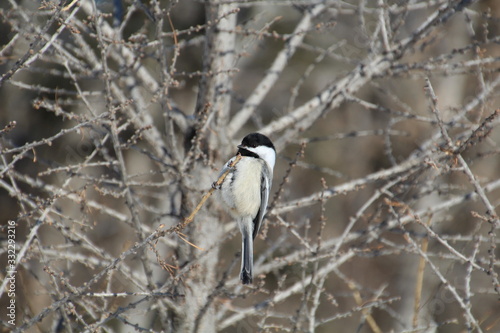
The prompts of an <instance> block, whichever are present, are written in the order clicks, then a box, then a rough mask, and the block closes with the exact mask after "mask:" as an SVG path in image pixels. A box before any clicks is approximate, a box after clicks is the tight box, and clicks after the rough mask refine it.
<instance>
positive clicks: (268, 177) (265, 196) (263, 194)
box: [253, 163, 273, 239]
mask: <svg viewBox="0 0 500 333" xmlns="http://www.w3.org/2000/svg"><path fill="white" fill-rule="evenodd" d="M272 177H273V175H272V171H270V170H269V167H268V166H267V163H264V165H263V166H262V177H261V179H260V208H259V211H258V212H257V216H255V218H254V219H253V238H254V239H255V237H257V234H258V233H259V229H260V226H261V224H262V220H263V219H264V215H266V210H267V201H268V200H269V191H271V185H272Z"/></svg>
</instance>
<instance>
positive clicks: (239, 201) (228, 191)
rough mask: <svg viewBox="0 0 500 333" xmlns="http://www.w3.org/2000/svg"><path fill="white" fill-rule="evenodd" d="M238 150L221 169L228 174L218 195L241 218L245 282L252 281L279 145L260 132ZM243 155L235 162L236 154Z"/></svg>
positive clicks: (222, 172)
mask: <svg viewBox="0 0 500 333" xmlns="http://www.w3.org/2000/svg"><path fill="white" fill-rule="evenodd" d="M237 147H238V151H237V154H236V155H235V156H234V157H232V158H231V159H229V161H227V163H226V164H225V165H224V167H223V168H222V171H221V173H220V174H221V175H222V174H224V173H225V172H226V171H228V169H229V172H228V173H227V176H226V178H225V179H224V181H223V183H222V184H221V185H220V191H218V192H219V198H220V200H221V201H222V203H223V205H224V206H225V208H226V210H227V211H228V212H229V213H230V214H231V215H232V217H233V218H234V219H236V221H237V222H238V226H239V229H240V232H241V244H242V245H241V273H240V280H241V282H242V284H251V283H252V281H253V242H254V239H255V237H256V236H257V234H258V232H259V229H260V226H261V224H262V220H263V219H264V216H265V214H266V210H267V202H268V200H269V192H270V190H271V186H272V179H273V169H274V164H275V162H276V149H275V148H274V145H273V143H272V141H271V140H270V139H269V138H268V137H267V136H265V135H263V134H260V133H250V134H248V135H246V136H245V137H244V138H243V140H242V141H241V144H240V145H238V146H237ZM238 154H239V155H241V159H240V160H239V161H238V162H237V163H236V164H235V165H234V166H230V165H232V162H233V161H234V160H235V159H236V156H238Z"/></svg>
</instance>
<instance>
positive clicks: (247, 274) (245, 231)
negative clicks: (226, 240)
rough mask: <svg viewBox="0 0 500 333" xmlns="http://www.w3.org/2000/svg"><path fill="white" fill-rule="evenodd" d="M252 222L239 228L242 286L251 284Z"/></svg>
mask: <svg viewBox="0 0 500 333" xmlns="http://www.w3.org/2000/svg"><path fill="white" fill-rule="evenodd" d="M252 227H253V225H252V221H250V223H242V224H241V225H240V228H241V236H242V237H241V240H242V242H241V274H240V279H241V283H243V284H250V283H252V272H253V237H252V233H253V232H252Z"/></svg>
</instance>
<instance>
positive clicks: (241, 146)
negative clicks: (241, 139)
mask: <svg viewBox="0 0 500 333" xmlns="http://www.w3.org/2000/svg"><path fill="white" fill-rule="evenodd" d="M238 148H239V149H246V148H247V147H245V146H243V145H238Z"/></svg>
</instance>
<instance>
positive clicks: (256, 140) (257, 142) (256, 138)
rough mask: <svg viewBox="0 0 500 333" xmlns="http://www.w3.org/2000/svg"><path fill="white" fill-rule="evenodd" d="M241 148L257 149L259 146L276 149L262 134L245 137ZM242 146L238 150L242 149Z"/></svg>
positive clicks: (251, 134)
mask: <svg viewBox="0 0 500 333" xmlns="http://www.w3.org/2000/svg"><path fill="white" fill-rule="evenodd" d="M240 146H242V147H252V148H255V147H258V146H266V147H269V148H273V149H275V148H274V145H273V143H272V142H271V140H270V139H269V138H268V137H267V136H265V135H264V134H260V133H250V134H248V135H247V136H245V137H244V138H243V140H242V141H241V145H240ZM240 146H238V148H240ZM275 150H276V149H275Z"/></svg>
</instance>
